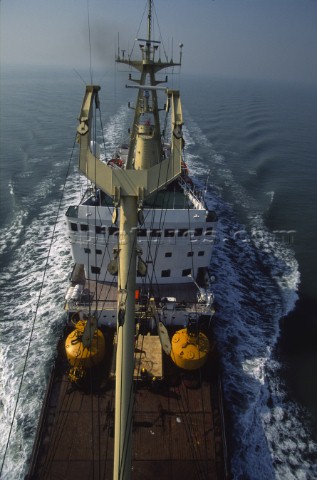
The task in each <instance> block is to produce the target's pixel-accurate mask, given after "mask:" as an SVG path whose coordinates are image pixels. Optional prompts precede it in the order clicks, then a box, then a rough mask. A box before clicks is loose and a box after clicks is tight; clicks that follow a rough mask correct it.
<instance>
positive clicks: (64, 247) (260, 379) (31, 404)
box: [0, 65, 317, 480]
mask: <svg viewBox="0 0 317 480" xmlns="http://www.w3.org/2000/svg"><path fill="white" fill-rule="evenodd" d="M110 70H111V72H112V73H106V72H105V71H100V72H99V71H96V72H92V73H89V72H84V71H81V70H79V71H76V70H73V69H71V68H66V67H64V68H57V67H56V68H53V67H50V68H48V67H33V68H31V67H29V66H28V67H21V66H19V67H18V66H13V65H4V66H2V70H1V77H0V82H1V83H0V89H1V90H0V101H1V109H0V115H1V124H0V127H1V128H0V134H1V150H0V155H1V157H0V158H1V162H0V169H1V175H0V199H1V202H0V268H1V275H0V309H1V310H0V312H1V313H0V342H1V344H0V385H1V388H0V469H1V470H0V471H1V474H0V478H1V479H6V480H22V479H24V476H25V474H26V472H27V467H28V462H29V459H30V455H31V451H32V445H33V441H34V437H35V433H36V428H37V422H38V418H39V414H40V409H41V405H42V401H43V397H44V394H45V388H46V385H47V382H48V379H49V374H50V370H51V368H52V365H53V363H54V359H55V356H56V342H57V340H58V338H59V336H60V334H61V331H62V327H63V322H64V320H65V314H64V312H63V300H64V293H65V288H66V285H67V283H68V278H69V274H70V271H71V268H72V259H71V254H70V247H69V244H68V237H67V232H66V225H65V211H66V208H67V206H68V205H70V204H76V203H78V202H79V200H80V198H81V195H82V193H83V191H84V188H85V180H83V179H82V178H81V177H80V175H79V174H78V171H77V156H78V146H77V143H76V128H77V123H78V120H77V119H78V115H79V111H80V107H81V102H82V97H83V94H84V90H85V82H87V83H89V82H90V81H91V77H92V80H93V82H94V83H97V84H100V85H101V87H102V90H101V93H100V101H101V117H102V122H103V132H102V135H101V137H104V138H100V143H103V140H104V142H105V144H104V146H103V147H102V148H103V150H104V154H105V155H111V153H112V152H113V151H114V150H115V148H116V146H117V145H118V144H120V143H121V142H122V141H126V139H127V138H128V128H129V126H130V125H129V122H130V121H131V118H132V117H131V110H129V108H128V101H131V102H133V100H134V94H135V91H133V90H130V89H125V88H123V86H124V85H125V83H126V78H127V72H122V71H115V69H114V68H113V69H110ZM170 83H171V84H172V85H171V86H172V87H173V88H180V89H181V92H182V102H183V115H184V121H185V124H184V138H185V147H184V155H185V161H186V163H187V165H188V167H189V170H190V173H191V175H192V176H193V177H194V179H195V182H196V183H197V185H198V186H200V187H202V188H203V189H206V200H207V202H208V204H209V207H210V209H215V210H216V212H217V215H218V227H217V233H216V238H215V247H214V252H213V256H212V260H211V265H210V269H211V271H212V275H213V278H214V281H213V285H212V289H213V292H214V295H215V299H216V315H215V320H214V329H215V335H216V338H217V342H218V346H219V351H220V356H221V368H222V380H223V389H224V401H225V410H226V421H227V430H228V440H227V441H228V451H229V459H230V469H231V473H232V478H233V479H239V480H271V479H272V480H273V479H278V480H285V479H287V480H295V479H297V480H304V479H305V480H308V479H316V478H317V251H316V237H317V215H316V212H315V210H316V206H317V121H316V120H317V88H316V86H314V85H308V84H295V83H291V82H284V83H283V82H273V81H263V80H254V79H252V80H251V79H241V78H240V79H228V78H219V77H212V76H210V77H202V76H198V75H196V76H194V75H193V76H191V75H188V74H185V73H184V74H182V75H181V76H179V75H175V76H174V77H171V78H170ZM160 101H161V102H162V106H163V103H164V99H163V98H162V99H161V100H160Z"/></svg>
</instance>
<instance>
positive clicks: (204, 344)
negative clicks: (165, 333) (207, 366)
mask: <svg viewBox="0 0 317 480" xmlns="http://www.w3.org/2000/svg"><path fill="white" fill-rule="evenodd" d="M209 351H210V345H209V340H208V338H207V337H206V335H205V334H204V333H202V332H199V333H198V334H193V333H188V330H187V328H184V329H182V330H178V331H177V332H176V333H175V334H174V335H173V338H172V350H171V358H172V360H173V362H174V363H175V364H176V365H177V366H178V367H180V368H183V369H184V370H196V369H197V368H200V367H202V366H203V365H204V363H205V362H206V360H207V356H208V353H209Z"/></svg>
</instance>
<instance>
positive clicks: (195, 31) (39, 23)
mask: <svg viewBox="0 0 317 480" xmlns="http://www.w3.org/2000/svg"><path fill="white" fill-rule="evenodd" d="M146 5H147V0H0V41H1V44H0V60H1V63H2V64H3V65H5V64H7V63H10V64H20V65H52V66H59V65H64V66H67V67H69V68H70V69H73V68H77V69H79V71H80V68H85V67H88V66H89V64H90V60H91V63H92V66H93V68H94V69H97V68H100V67H103V68H111V69H113V68H114V66H113V65H114V56H115V52H116V48H117V39H118V32H120V47H121V48H122V49H123V48H124V49H126V50H129V49H131V48H132V46H133V41H134V39H135V38H136V35H137V32H138V28H139V26H140V21H141V18H142V15H143V12H144V11H145V7H146ZM155 11H156V14H157V17H158V19H159V27H160V29H158V27H156V29H155V34H156V36H158V33H159V30H160V31H161V33H162V36H163V39H164V44H165V49H166V51H167V52H168V55H169V58H170V57H171V55H172V51H173V58H174V60H178V45H179V43H183V44H184V48H183V66H182V70H183V72H186V73H196V74H199V75H202V74H203V73H206V74H207V75H211V76H220V77H226V78H260V79H270V80H278V81H285V80H286V81H290V82H296V83H298V82H305V83H313V84H315V85H317V0H156V1H155ZM88 12H89V22H88ZM144 18H145V19H146V16H145V17H144ZM88 24H89V25H90V32H89V29H88ZM145 31H146V23H145V21H144V22H143V28H142V29H141V30H140V32H139V36H140V35H141V36H144V34H145ZM154 36H155V35H154ZM89 38H90V42H89ZM89 44H90V45H91V48H89ZM90 51H91V56H90ZM135 53H137V54H138V48H136V50H135Z"/></svg>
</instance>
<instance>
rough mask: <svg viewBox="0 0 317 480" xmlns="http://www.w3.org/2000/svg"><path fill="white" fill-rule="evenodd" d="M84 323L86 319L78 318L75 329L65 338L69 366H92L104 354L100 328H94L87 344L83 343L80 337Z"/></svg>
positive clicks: (86, 367) (101, 358) (85, 323)
mask: <svg viewBox="0 0 317 480" xmlns="http://www.w3.org/2000/svg"><path fill="white" fill-rule="evenodd" d="M86 325H87V320H79V321H78V322H77V323H76V325H75V329H74V330H73V331H72V332H71V333H70V334H69V335H68V337H67V338H66V341H65V350H66V355H67V359H68V361H69V363H70V365H71V367H77V368H83V369H88V368H92V367H94V366H96V365H98V364H99V363H100V362H101V361H102V360H103V358H104V356H105V338H104V335H103V333H102V331H101V330H99V329H96V330H95V332H94V333H93V336H92V339H91V341H90V342H89V345H88V346H85V345H84V344H83V341H82V337H83V334H84V331H85V328H86ZM87 328H89V326H88V327H87Z"/></svg>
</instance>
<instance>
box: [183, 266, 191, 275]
mask: <svg viewBox="0 0 317 480" xmlns="http://www.w3.org/2000/svg"><path fill="white" fill-rule="evenodd" d="M191 272H192V270H191V268H185V270H183V271H182V277H188V275H190V274H191Z"/></svg>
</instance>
